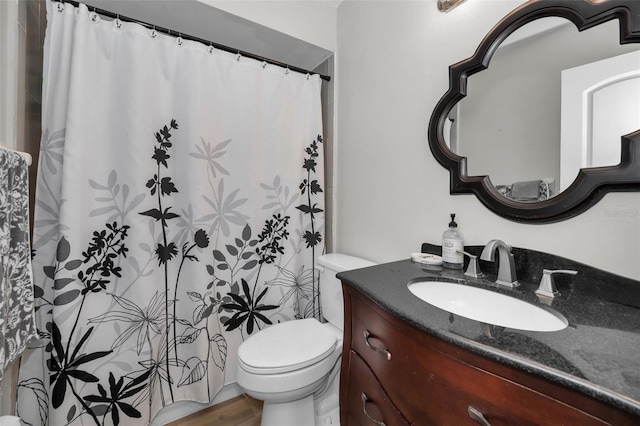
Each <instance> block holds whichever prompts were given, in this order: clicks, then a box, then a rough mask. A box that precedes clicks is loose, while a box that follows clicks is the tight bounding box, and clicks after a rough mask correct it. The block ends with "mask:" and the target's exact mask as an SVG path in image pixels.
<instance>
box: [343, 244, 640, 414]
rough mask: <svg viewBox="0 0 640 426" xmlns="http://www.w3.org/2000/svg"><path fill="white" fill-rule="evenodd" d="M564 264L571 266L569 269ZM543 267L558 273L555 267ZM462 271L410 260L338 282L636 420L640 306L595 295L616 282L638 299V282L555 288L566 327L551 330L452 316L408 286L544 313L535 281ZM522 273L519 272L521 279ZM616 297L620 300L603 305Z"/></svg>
mask: <svg viewBox="0 0 640 426" xmlns="http://www.w3.org/2000/svg"><path fill="white" fill-rule="evenodd" d="M429 248H437V246H431V247H427V249H429ZM423 251H430V252H434V253H435V252H437V250H425V247H423ZM534 253H535V252H534ZM520 254H521V255H522V254H523V253H520ZM516 256H517V255H516ZM564 266H565V267H574V268H575V267H576V265H574V264H568V265H564ZM579 266H580V265H579V264H578V267H579ZM544 267H545V268H547V269H553V268H555V266H552V265H550V266H544ZM483 268H484V269H483V271H484V270H485V269H491V268H490V267H487V265H483ZM578 269H579V268H578ZM463 271H464V270H451V269H446V268H442V267H426V266H424V265H420V264H417V263H414V262H412V261H411V260H409V259H408V260H403V261H398V262H392V263H386V264H382V265H377V266H373V267H369V268H363V269H357V270H353V271H347V272H342V273H340V274H338V278H340V279H341V280H343V281H344V282H346V283H347V284H349V285H350V286H352V287H354V288H355V289H357V290H359V291H361V292H362V293H364V294H365V295H367V296H368V297H369V298H371V299H372V300H373V301H375V302H376V303H378V304H379V305H380V306H382V307H383V308H384V309H386V310H387V311H388V312H389V313H391V314H392V315H394V316H396V317H397V318H399V319H401V320H403V321H405V322H407V323H409V324H411V325H413V326H415V327H417V328H419V329H421V330H423V331H426V332H428V333H430V334H433V335H435V336H437V337H439V338H441V339H443V340H445V341H448V342H450V343H453V344H456V345H459V346H461V347H464V348H466V349H468V350H470V351H472V352H475V353H477V354H480V355H483V356H485V357H487V358H490V359H493V360H495V361H498V362H502V363H504V364H507V365H510V366H512V367H515V368H518V369H521V370H524V371H527V372H530V373H534V374H537V375H539V376H542V377H544V378H546V379H548V380H551V381H553V382H556V383H560V384H562V385H565V386H567V387H569V388H571V389H574V390H576V391H578V392H582V393H584V394H586V395H589V396H592V397H594V398H597V399H600V400H602V401H605V402H608V403H610V404H613V405H615V406H617V407H619V408H621V409H623V410H626V411H629V412H631V413H633V414H635V415H637V416H640V308H638V307H637V306H636V305H635V300H631V302H633V303H625V304H622V303H618V302H617V301H611V300H605V299H603V298H601V297H598V295H599V293H600V291H601V289H602V288H605V289H606V288H608V289H609V291H610V292H611V293H612V294H613V293H615V292H616V286H615V285H613V284H615V283H616V282H618V281H620V280H621V281H622V282H623V284H624V285H625V286H626V288H625V290H624V291H625V292H627V291H629V292H632V293H634V296H637V294H638V293H640V283H638V282H637V281H633V280H629V279H627V278H623V277H617V276H615V275H612V274H608V273H606V272H602V271H601V272H602V273H600V274H599V275H598V274H595V275H593V274H592V277H591V279H597V280H606V281H607V282H605V283H602V282H594V283H593V284H592V288H591V290H589V289H586V288H585V289H583V290H584V291H578V290H576V289H575V285H574V284H572V283H568V282H565V283H564V284H563V285H562V286H559V290H560V292H561V295H560V296H559V297H556V298H555V299H554V300H553V303H552V306H551V308H552V309H554V310H556V311H557V312H560V313H561V314H562V315H564V316H565V317H566V319H567V320H568V321H569V326H568V327H567V328H565V329H564V330H561V331H555V332H534V331H521V330H514V329H510V328H504V327H498V326H492V325H487V324H483V323H481V322H478V321H474V320H471V319H468V318H465V317H462V316H459V315H452V314H451V313H449V312H447V311H444V310H442V309H439V308H437V307H435V306H432V305H430V304H428V303H426V302H424V301H422V300H420V299H419V298H417V297H416V296H414V295H413V294H412V293H411V292H410V291H409V289H408V288H407V285H408V284H409V283H413V282H416V281H420V280H441V281H450V282H456V283H464V284H467V285H470V286H475V287H481V288H486V289H490V290H493V291H497V292H500V293H503V294H507V295H509V296H512V297H516V298H518V299H522V300H526V301H528V302H530V303H533V304H536V305H539V306H542V307H543V308H545V309H548V307H547V306H546V305H544V304H542V303H541V302H540V301H539V300H538V298H537V297H536V295H535V293H534V292H535V290H536V289H537V288H538V282H535V283H534V282H527V281H524V280H523V279H522V278H520V277H518V278H519V281H520V283H521V286H520V287H518V288H515V289H506V288H503V287H498V286H496V285H495V284H494V283H493V282H492V281H494V280H495V276H491V275H488V276H487V277H486V278H485V279H472V278H468V277H465V276H464V275H463ZM489 272H490V271H489ZM584 272H585V271H584V270H583V271H580V273H579V274H578V276H579V275H582V277H581V279H582V280H587V281H588V280H589V277H587V276H585V275H587V274H585V273H584ZM540 274H541V270H540ZM526 275H527V274H526V273H524V272H523V276H526ZM576 277H577V276H576ZM594 277H595V278H594ZM528 278H530V277H528ZM593 289H597V291H596V293H597V294H595V295H594V294H593ZM563 290H564V291H563ZM633 290H636V291H633ZM619 297H620V295H619V294H618V295H614V296H612V297H611V298H608V299H618V298H619ZM487 309H491V307H490V306H488V307H487ZM639 422H640V419H639Z"/></svg>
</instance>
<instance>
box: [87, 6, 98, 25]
mask: <svg viewBox="0 0 640 426" xmlns="http://www.w3.org/2000/svg"><path fill="white" fill-rule="evenodd" d="M89 19H90V20H91V22H98V21H99V20H100V17H99V16H98V14H97V13H96V8H95V7H94V8H93V10H92V11H91V12H90V13H89Z"/></svg>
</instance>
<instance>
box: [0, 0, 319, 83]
mask: <svg viewBox="0 0 640 426" xmlns="http://www.w3.org/2000/svg"><path fill="white" fill-rule="evenodd" d="M0 1H1V0H0ZM55 1H58V2H60V3H69V4H71V5H73V6H75V7H79V6H80V2H77V1H73V0H55ZM85 6H87V8H88V9H89V10H90V11H92V12H95V13H97V14H99V15H103V16H106V17H108V18H113V19H119V20H121V21H125V22H133V23H135V24H140V25H142V26H144V27H146V28H149V29H154V30H156V31H157V32H159V33H162V34H166V35H168V36H172V37H178V36H179V37H181V38H183V39H185V40H191V41H196V42H198V43H202V44H204V45H207V46H213V47H214V48H215V49H218V50H223V51H225V52H229V53H236V54H239V55H241V56H244V57H246V58H251V59H255V60H257V61H262V62H266V63H268V64H271V65H276V66H279V67H282V68H286V69H288V70H290V71H295V72H298V73H301V74H318V75H319V76H320V78H321V79H322V80H325V81H330V80H331V77H330V76H328V75H323V74H319V73H315V72H312V71H309V70H305V69H303V68H298V67H294V66H290V65H287V64H285V63H282V62H279V61H276V60H274V59H269V58H265V57H263V56H260V55H256V54H253V53H250V52H245V51H242V50H239V49H234V48H232V47H229V46H225V45H222V44H218V43H215V42H213V41H210V40H205V39H202V38H199V37H196V36H192V35H189V34H185V33H182V32H179V31H174V30H170V29H168V28H163V27H159V26H157V25H153V24H150V23H148V22H144V21H141V20H139V19H134V18H130V17H128V16H124V15H120V14H119V13H114V12H110V11H108V10H105V9H100V8H99V7H94V6H89V5H86V4H85Z"/></svg>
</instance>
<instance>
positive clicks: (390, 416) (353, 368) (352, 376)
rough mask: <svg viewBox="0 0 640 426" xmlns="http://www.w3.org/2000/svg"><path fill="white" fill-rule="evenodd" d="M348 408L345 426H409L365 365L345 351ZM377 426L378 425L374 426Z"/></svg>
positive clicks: (354, 354) (352, 354)
mask: <svg viewBox="0 0 640 426" xmlns="http://www.w3.org/2000/svg"><path fill="white" fill-rule="evenodd" d="M347 383H348V385H347V386H348V389H347V390H346V392H347V394H348V397H347V398H348V401H349V402H348V406H347V407H346V410H347V415H348V418H349V425H363V426H368V425H375V424H376V422H381V423H384V424H385V425H386V426H394V425H398V426H405V425H409V422H407V421H406V419H405V418H404V417H402V414H400V411H399V410H398V409H397V408H396V407H395V406H394V405H393V403H392V402H391V400H390V399H389V396H388V395H387V394H386V393H385V391H384V389H383V388H382V386H381V385H380V382H378V380H377V379H376V377H375V375H374V374H373V373H372V372H371V370H370V369H369V367H368V366H367V364H366V363H365V362H364V361H363V360H362V358H360V357H359V356H358V354H356V353H355V352H353V351H349V380H348V381H347ZM378 424H380V423H378Z"/></svg>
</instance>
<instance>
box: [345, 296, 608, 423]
mask: <svg viewBox="0 0 640 426" xmlns="http://www.w3.org/2000/svg"><path fill="white" fill-rule="evenodd" d="M350 300H351V327H352V330H351V334H350V335H351V343H350V345H351V348H352V349H353V351H355V352H357V353H358V355H360V356H361V357H362V359H363V360H364V362H365V363H366V364H367V365H368V366H369V367H370V369H371V371H372V372H373V374H374V375H375V377H377V379H378V380H379V382H380V383H381V384H382V387H383V388H384V390H385V392H386V393H387V395H388V397H389V398H390V400H391V401H393V402H394V404H395V405H396V406H397V407H398V409H399V410H400V412H401V413H402V414H403V416H404V417H405V418H406V419H407V420H408V421H409V422H411V423H415V424H420V425H427V424H434V425H449V424H456V425H457V424H460V425H464V424H469V425H472V424H476V422H474V420H472V419H471V417H470V415H469V413H468V410H469V407H473V409H475V410H477V411H479V412H481V413H482V414H483V415H484V417H485V418H486V420H487V421H488V422H489V423H490V424H491V425H494V426H495V425H527V424H530V425H534V424H537V425H547V424H553V425H581V426H582V425H602V424H606V423H604V422H602V421H601V420H599V419H597V418H595V417H593V416H591V415H589V414H587V413H584V412H583V411H580V410H578V409H576V408H573V407H571V406H569V405H566V404H564V403H562V402H560V401H558V400H556V399H553V398H551V397H548V396H546V395H543V394H541V393H539V392H536V391H534V390H532V389H529V388H527V387H525V386H523V385H520V384H518V383H515V382H513V381H511V380H508V379H505V378H503V377H500V376H497V375H495V374H493V373H490V372H488V371H485V370H483V369H481V368H479V367H477V366H474V365H471V364H469V363H468V362H466V361H468V359H469V357H468V356H467V357H463V358H464V359H465V361H461V360H460V359H457V358H458V356H457V354H460V351H461V350H460V349H457V348H455V347H453V346H452V345H448V344H446V343H445V342H442V341H440V340H439V339H437V338H435V337H433V336H430V335H428V334H426V333H424V332H422V331H420V330H417V329H414V328H413V327H410V326H407V325H406V324H401V323H400V322H399V321H398V320H397V319H395V318H394V317H393V316H391V315H389V314H387V313H385V312H384V311H382V310H381V308H379V307H378V306H377V305H375V304H374V303H373V302H371V301H370V300H368V299H366V298H365V297H363V296H359V295H355V294H354V293H352V294H351V297H350ZM365 336H368V338H366V337H365ZM445 345H448V346H449V347H450V348H449V349H448V350H447V351H446V352H443V351H442V350H441V349H443V347H444V346H445Z"/></svg>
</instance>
